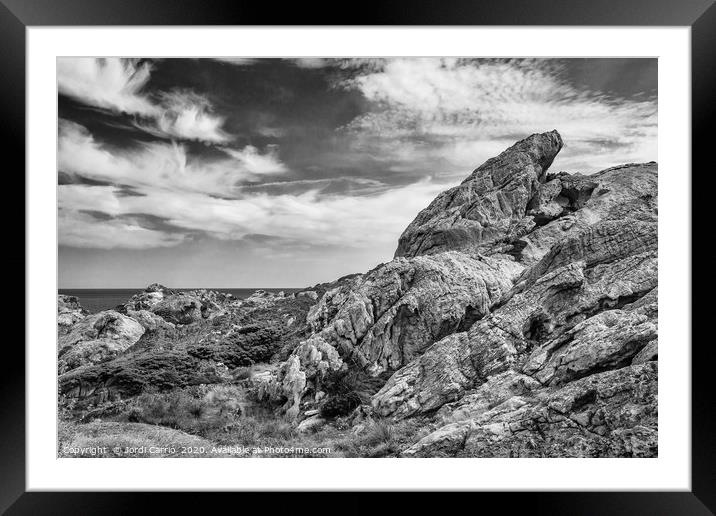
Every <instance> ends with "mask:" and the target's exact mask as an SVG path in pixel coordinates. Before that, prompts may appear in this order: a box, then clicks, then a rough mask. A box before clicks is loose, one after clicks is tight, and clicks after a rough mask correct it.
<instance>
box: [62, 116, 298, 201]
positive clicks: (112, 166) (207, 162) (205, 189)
mask: <svg viewBox="0 0 716 516" xmlns="http://www.w3.org/2000/svg"><path fill="white" fill-rule="evenodd" d="M223 150H224V151H225V153H226V154H227V157H226V158H219V159H205V158H200V157H191V156H190V155H189V154H188V152H187V150H186V148H185V147H184V146H183V145H181V144H178V143H176V142H171V143H142V144H138V145H137V146H136V147H135V148H129V149H112V148H109V147H106V146H103V145H101V144H100V142H98V141H97V140H95V139H94V137H93V136H92V135H91V134H90V133H89V131H87V129H86V128H85V127H84V126H82V125H80V124H77V123H75V122H70V121H67V120H60V127H59V141H58V167H59V170H61V171H62V172H63V173H65V174H74V175H76V176H80V177H81V178H83V180H84V182H86V181H88V180H89V181H93V182H95V183H97V182H99V183H100V184H102V183H104V184H108V183H110V184H116V185H124V186H125V187H130V189H131V187H133V188H134V190H135V194H134V196H137V194H139V195H141V194H143V193H144V192H143V191H142V188H143V187H156V188H161V189H164V190H167V191H173V192H178V191H187V192H201V193H204V194H212V195H219V196H231V195H234V193H235V192H236V190H237V187H238V185H239V183H240V182H242V181H249V180H252V179H255V178H256V177H257V176H259V175H262V174H278V173H284V172H287V168H286V166H285V165H284V164H283V163H282V162H281V161H280V159H279V158H278V156H277V153H276V149H275V148H270V149H269V150H268V151H267V153H260V152H259V151H258V150H257V149H256V148H255V147H251V146H248V147H245V148H243V149H230V148H223ZM63 182H69V181H67V180H66V179H65V180H64V181H63ZM137 189H138V191H137Z"/></svg>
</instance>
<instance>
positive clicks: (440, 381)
mask: <svg viewBox="0 0 716 516" xmlns="http://www.w3.org/2000/svg"><path fill="white" fill-rule="evenodd" d="M557 181H558V182H559V185H556V182H557ZM565 185H567V186H565ZM565 188H568V191H567V192H566V193H556V192H558V191H560V192H564V190H565ZM537 192H538V193H537V195H536V196H535V197H534V198H533V200H532V202H531V203H530V204H531V207H529V208H528V210H527V214H528V217H541V220H540V222H541V224H540V225H539V226H536V227H535V229H533V230H532V231H529V232H527V233H526V234H524V235H521V236H520V240H519V241H520V243H521V244H522V245H520V246H519V250H520V251H519V253H514V254H515V256H516V258H517V259H518V260H519V261H520V262H521V263H523V264H525V265H531V266H528V267H527V268H526V269H525V271H524V272H523V273H522V275H521V276H520V278H519V279H518V280H517V281H516V282H515V285H514V287H513V288H512V290H511V291H510V293H509V294H508V295H507V296H505V301H504V303H503V304H502V305H501V306H500V307H499V308H498V309H496V310H495V311H494V312H493V313H492V314H490V315H489V316H487V317H485V318H483V319H482V320H480V321H478V322H477V323H476V324H475V325H473V327H472V328H470V330H469V331H467V332H464V333H457V334H453V335H450V336H448V337H446V338H445V339H443V340H441V341H440V342H438V343H436V344H435V345H434V346H432V347H431V348H430V349H428V350H427V351H426V353H425V354H423V355H422V356H421V357H419V358H417V359H415V360H414V361H413V362H412V363H411V364H409V365H407V366H406V367H404V368H403V369H401V370H400V371H398V372H397V373H395V374H394V375H393V376H392V377H391V378H390V379H389V381H388V382H387V383H386V385H385V386H384V387H383V388H382V389H381V390H380V391H379V392H378V393H377V394H376V395H375V396H374V398H373V401H372V405H373V407H374V409H375V411H376V412H377V413H379V414H381V415H383V416H390V417H395V418H404V417H409V416H412V415H415V414H428V413H431V412H432V411H435V410H438V409H440V410H439V413H440V414H441V416H442V417H443V418H444V420H445V421H449V420H450V419H451V418H452V419H455V418H457V419H464V421H461V422H460V423H450V424H449V425H447V426H445V427H443V428H440V429H439V430H437V431H436V432H435V433H434V434H433V435H431V436H428V437H427V438H425V439H424V440H423V441H421V443H419V444H416V445H415V446H414V447H413V448H411V449H410V450H409V451H408V452H406V454H407V455H412V454H425V453H428V454H435V453H443V451H445V449H451V450H452V451H451V452H450V453H452V454H456V453H457V454H465V455H470V456H508V455H510V454H512V455H516V456H533V455H537V456H539V455H548V456H560V453H562V452H561V451H560V449H559V447H557V445H559V446H564V445H565V443H563V442H562V441H565V442H566V441H568V440H569V439H571V437H569V438H567V437H564V438H563V437H560V434H559V432H566V435H572V434H573V437H574V439H576V440H578V441H579V442H580V443H581V445H580V446H583V448H580V449H575V450H574V452H573V453H574V454H575V455H577V456H585V455H586V456H591V455H621V454H627V455H630V454H636V455H644V454H646V455H650V454H654V453H655V448H656V367H655V364H651V361H652V360H655V359H656V358H657V356H658V353H657V344H656V343H657V314H658V308H657V294H656V293H657V277H658V268H657V170H656V164H655V163H647V164H643V165H625V166H621V167H615V168H612V169H608V170H605V171H603V172H600V173H598V174H595V175H592V176H589V177H588V178H585V177H583V176H582V177H577V178H576V179H575V178H573V177H570V176H566V175H565V174H559V175H558V176H557V177H556V178H553V179H550V180H548V181H547V182H546V183H545V184H543V185H541V186H539V187H538V189H537ZM560 195H562V196H565V198H566V199H567V201H568V202H565V201H559V200H556V199H558V198H559V196H560ZM550 219H551V220H550ZM630 364H634V366H633V367H636V365H647V364H651V366H653V367H652V369H653V371H652V369H649V371H650V373H649V374H648V375H647V376H643V375H642V376H640V378H642V380H643V379H644V378H646V380H645V381H646V383H647V384H648V385H647V387H648V390H649V393H650V394H649V395H648V396H645V397H636V398H635V399H633V400H630V401H629V403H630V404H629V405H628V407H627V409H628V410H633V411H635V413H644V414H645V415H648V417H646V416H645V417H643V418H642V417H641V416H639V417H635V418H633V419H634V420H633V421H631V420H629V421H626V420H624V421H622V419H620V418H619V416H618V415H617V416H615V413H617V414H618V413H620V411H623V410H627V409H624V408H623V407H622V406H621V405H618V406H613V407H612V406H610V404H611V403H613V400H612V399H611V398H610V399H609V400H607V401H603V402H602V400H600V399H599V397H597V400H596V401H595V400H591V401H590V403H593V404H596V406H595V407H593V408H594V410H597V409H598V410H599V411H601V412H604V413H607V414H609V415H610V417H616V420H615V421H616V422H617V423H618V424H615V425H614V426H613V427H611V426H609V425H606V426H604V425H596V426H597V428H598V432H597V434H599V435H598V437H599V438H598V439H596V438H592V436H593V434H592V433H591V432H593V430H594V428H592V427H590V426H589V425H590V424H592V425H593V423H590V421H591V420H590V419H589V418H587V419H585V418H583V417H581V416H579V417H577V418H576V419H575V417H574V416H575V414H574V413H573V411H574V410H575V408H574V407H572V406H570V407H567V409H566V410H562V412H561V415H560V416H559V417H558V418H557V419H554V417H551V416H549V415H545V414H543V412H544V411H545V410H546V409H545V403H546V404H547V405H549V403H548V402H545V401H544V400H545V399H548V398H549V397H551V396H556V394H555V391H554V389H555V388H558V387H561V386H565V387H562V389H561V390H560V391H557V392H564V391H565V389H567V390H568V391H569V390H574V389H576V388H577V387H576V386H581V385H587V384H588V383H589V382H586V381H582V380H586V379H588V378H591V379H593V380H594V381H597V380H599V381H602V380H600V378H602V376H600V375H606V376H604V378H610V379H611V381H615V380H620V381H622V380H623V381H624V382H626V385H625V386H624V388H627V387H629V386H630V385H631V383H630V382H631V381H632V380H631V377H630V376H628V372H627V371H626V369H627V368H629V367H630ZM635 370H636V369H635ZM638 370H639V371H643V368H642V369H638ZM604 371H611V372H613V374H612V373H610V374H608V373H604ZM617 373H619V374H617ZM629 374H630V373H629ZM640 374H641V373H640ZM503 379H504V381H507V382H508V384H507V385H506V384H504V382H503ZM516 379H517V380H518V381H517V380H516ZM515 381H517V384H518V388H516V389H515V388H514V385H515ZM640 381H641V380H640ZM495 382H497V383H495ZM639 385H642V384H641V383H640V384H639ZM615 388H620V386H616V387H615ZM505 392H507V394H508V395H509V396H506V395H504V393H505ZM590 392H591V391H590ZM585 396H586V394H585ZM589 396H592V394H589ZM455 400H459V401H455ZM620 403H621V402H620ZM498 409H499V410H498ZM538 412H539V413H540V414H542V415H541V416H537V413H538ZM485 414H489V417H488V416H487V415H485ZM548 416H549V417H548ZM565 417H566V419H565ZM590 417H591V416H590ZM529 418H531V423H530V424H529V425H527V427H525V429H529V428H531V429H532V430H530V431H528V432H527V434H529V435H531V436H532V437H530V439H532V438H535V439H537V441H539V442H540V444H539V446H536V447H532V448H531V449H530V450H525V449H524V446H525V443H526V441H525V439H526V437H525V435H526V434H521V436H520V434H519V432H518V431H517V430H516V426H515V424H516V423H519V425H522V426H523V427H524V425H525V420H526V419H529ZM627 419H628V418H627ZM557 420H558V421H559V422H558V424H557V426H556V427H555V426H554V425H555V421H557ZM568 420H569V421H568ZM574 421H577V423H576V424H577V425H581V427H579V428H578V429H577V430H575V432H572V431H571V430H569V431H568V430H567V428H572V427H574V424H575V423H574ZM519 425H518V426H519ZM530 425H531V426H530ZM555 428H558V429H559V430H557V431H556V432H555V433H554V434H553V435H552V436H551V437H550V436H549V435H547V437H545V435H544V434H545V432H547V433H549V432H551V431H552V430H553V429H555ZM525 429H523V430H522V431H525ZM537 429H538V430H537ZM535 431H536V432H537V437H535V436H534V435H533V434H534V433H535ZM625 432H626V433H625ZM627 434H628V435H629V439H630V442H628V443H627V442H622V441H623V438H624V436H625V435H627ZM516 436H517V437H516ZM540 436H541V437H540ZM550 439H552V440H555V443H556V444H555V443H552V444H550V442H549V441H550ZM595 439H596V440H595ZM575 442H576V441H575ZM455 443H458V444H459V446H458V444H455ZM470 443H472V444H470ZM560 443H561V444H560ZM533 444H534V443H533ZM453 445H455V446H458V448H459V450H458V449H457V448H454V446H453ZM503 445H504V446H506V448H504V449H503V448H501V446H503ZM445 447H446V448H445ZM440 450H443V451H440ZM564 454H566V455H569V454H570V452H569V450H568V449H567V450H566V451H565V452H564Z"/></svg>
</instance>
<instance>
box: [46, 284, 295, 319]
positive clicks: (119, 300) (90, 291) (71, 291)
mask: <svg viewBox="0 0 716 516" xmlns="http://www.w3.org/2000/svg"><path fill="white" fill-rule="evenodd" d="M143 290H144V289H142V288H136V289H135V288H61V289H59V290H58V291H57V292H58V293H59V294H65V295H68V296H77V297H78V298H79V300H80V304H81V305H82V306H83V307H84V308H86V309H87V310H89V311H90V312H91V313H97V312H101V311H102V310H110V309H112V308H115V307H116V306H117V305H121V304H123V303H126V302H127V301H128V300H129V298H130V297H132V296H133V295H134V294H137V293H138V292H142V291H143ZM174 290H178V291H182V292H186V291H189V290H199V289H198V288H175V289H174ZM207 290H216V291H218V292H224V293H226V294H233V296H234V297H236V298H237V299H245V298H247V297H249V296H250V295H251V294H253V293H254V292H256V291H257V290H265V291H266V292H272V293H274V294H276V293H278V292H281V291H283V292H285V293H286V294H291V293H293V292H298V291H299V290H301V289H299V288H210V289H207Z"/></svg>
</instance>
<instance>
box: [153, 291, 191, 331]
mask: <svg viewBox="0 0 716 516" xmlns="http://www.w3.org/2000/svg"><path fill="white" fill-rule="evenodd" d="M203 306H204V305H202V303H201V301H200V300H199V299H198V298H196V297H193V296H190V295H188V294H173V295H170V296H168V297H165V298H164V299H162V300H161V301H158V302H157V303H155V304H154V305H152V306H151V307H150V308H149V310H150V311H151V312H152V313H154V314H157V315H158V316H160V317H161V318H162V319H164V320H166V321H168V322H170V323H173V324H191V323H195V322H198V321H201V320H202V319H203V318H204V313H203V310H202V309H203Z"/></svg>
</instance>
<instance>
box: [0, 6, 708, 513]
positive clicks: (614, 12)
mask: <svg viewBox="0 0 716 516" xmlns="http://www.w3.org/2000/svg"><path fill="white" fill-rule="evenodd" d="M48 25H59V26H63V25H69V26H72V25H75V26H79V25H551V26H559V25H562V26H567V25H575V26H582V25H585V26H611V25H617V26H654V25H656V26H689V27H691V34H692V45H691V70H692V169H693V170H699V173H700V174H702V175H709V174H710V170H709V167H707V163H708V161H707V160H708V159H709V154H710V149H709V143H710V136H711V135H710V133H711V131H710V129H711V126H712V125H713V123H714V121H715V117H714V114H715V112H716V109H715V106H716V6H715V5H714V0H490V1H479V0H473V1H470V0H452V1H450V0H440V1H435V0H431V1H424V2H420V3H418V2H408V1H397V0H394V1H384V2H374V1H363V2H361V3H360V4H355V5H352V4H345V5H343V6H341V5H339V4H337V3H336V4H332V5H328V6H326V5H321V4H320V3H311V4H310V5H309V4H306V3H293V4H286V5H283V6H281V8H276V6H274V5H272V4H269V3H257V2H251V3H250V2H247V1H245V0H233V1H231V0H213V1H211V2H209V1H202V0H101V1H100V0H0V42H1V44H0V64H1V66H2V68H0V69H1V70H2V71H3V74H4V76H3V78H2V79H0V106H2V108H1V109H2V110H1V118H0V120H2V123H0V131H1V132H2V137H3V139H2V142H3V152H4V154H5V156H6V163H8V162H11V163H14V165H13V168H12V169H11V168H9V166H8V165H6V166H8V168H7V169H6V170H5V180H6V181H5V187H6V189H8V188H12V189H13V190H12V191H13V192H16V191H18V190H22V191H23V192H25V181H24V173H21V172H20V171H21V170H22V171H24V170H25V145H24V135H25V109H26V108H25V50H26V46H25V44H26V40H25V29H26V28H27V27H28V26H48ZM8 157H11V158H13V159H12V160H11V161H9V160H7V158H8ZM712 167H713V165H712V164H711V167H710V168H712ZM670 172H673V173H684V172H686V171H670ZM10 176H11V177H10ZM691 178H692V182H693V180H695V179H698V181H699V183H698V184H697V185H695V186H697V188H694V189H693V193H692V203H691V206H692V220H693V222H694V224H696V223H697V222H698V221H699V220H704V219H703V218H700V217H697V216H695V213H694V210H695V209H703V207H704V206H708V203H709V201H710V199H707V198H706V195H709V192H708V189H707V188H705V187H703V183H702V176H697V175H696V174H694V173H693V172H692V175H691ZM6 191H7V190H6ZM699 196H701V197H702V198H701V199H700V198H699ZM17 197H18V198H20V197H19V196H17ZM700 207H701V208H700ZM14 213H16V212H14V211H13V215H14ZM23 214H24V211H23ZM11 220H12V219H11ZM7 224H8V225H9V226H14V228H15V229H16V230H17V231H18V232H20V231H21V229H20V225H19V224H18V223H17V222H14V221H12V222H8V223H7ZM8 229H11V228H8ZM694 231H695V229H694V230H692V235H693V234H694ZM707 231H708V230H707ZM696 234H698V233H696ZM703 234H708V233H703ZM20 240H22V241H23V244H22V245H20ZM6 249H8V251H6V253H5V258H6V260H7V261H6V263H8V265H7V267H8V269H6V270H8V271H10V270H13V271H18V270H20V269H21V267H23V266H24V264H25V258H26V256H25V251H24V249H25V246H24V235H22V236H20V235H19V238H18V239H17V243H16V244H15V246H13V247H12V248H10V247H9V246H7V247H6ZM10 249H12V250H10ZM692 249H693V247H692ZM708 254H709V253H708V252H704V253H701V254H698V253H693V252H692V274H693V269H695V268H696V267H697V266H698V265H699V260H706V259H708V258H707V256H708ZM26 274H27V271H26ZM9 276H16V277H18V278H19V274H17V273H16V272H15V273H10V274H9ZM26 279H27V277H26ZM18 281H19V279H18ZM19 288H20V286H19V285H17V286H16V287H15V290H14V292H15V294H14V296H13V297H14V299H15V302H17V297H18V296H17V294H16V293H17V292H19V291H20V290H18V289H19ZM23 292H24V290H23ZM23 299H24V295H23ZM695 301H696V298H695V297H694V298H693V299H692V320H693V321H694V322H699V321H705V320H708V317H709V316H708V315H707V314H706V310H707V309H708V308H707V304H698V303H696V302H695ZM18 304H19V303H18ZM23 306H24V303H23ZM701 324H703V322H702V323H701ZM14 325H15V326H18V327H19V323H14ZM694 330H696V325H692V332H693V333H692V335H693V338H692V340H693V345H692V349H691V352H692V409H691V413H692V442H691V444H692V456H691V465H692V490H691V491H690V492H656V491H652V492H641V493H633V492H589V493H577V492H570V493H553V492H549V493H545V492H533V493H479V494H475V493H472V494H469V495H463V494H454V495H452V496H454V497H455V498H454V499H453V501H451V502H450V505H451V506H452V505H453V504H465V506H466V507H470V506H472V507H477V505H476V503H477V504H479V505H480V506H482V507H489V502H493V504H494V503H496V504H497V506H498V507H505V508H506V509H509V510H515V509H516V510H521V511H524V510H529V512H530V513H531V514H582V515H588V514H629V515H636V514H716V439H714V437H713V431H712V425H711V424H710V423H711V420H712V413H713V408H714V401H713V400H714V398H715V396H716V393H715V392H714V383H713V381H712V380H711V377H710V376H711V374H710V367H711V366H710V364H713V363H714V355H715V353H714V346H713V344H712V342H711V341H712V339H709V338H706V339H702V340H699V339H696V332H695V331H694ZM704 334H705V335H708V333H704ZM18 340H19V339H9V338H6V340H5V343H4V346H3V348H4V349H3V351H4V356H3V358H4V359H3V362H4V363H5V364H6V367H5V368H3V369H4V370H3V373H2V375H0V381H1V382H2V391H1V392H0V417H1V420H2V425H1V426H0V433H2V439H0V471H1V472H2V473H1V475H0V511H7V514H35V515H37V514H55V515H60V514H120V513H121V514H128V513H133V512H137V511H140V509H142V508H145V509H146V508H150V507H152V505H151V504H150V502H153V501H154V500H149V498H150V497H152V498H154V497H156V496H160V497H161V503H162V507H163V509H164V511H163V512H168V511H169V510H174V509H170V506H172V505H173V506H175V507H178V508H183V510H181V509H176V510H178V512H185V511H187V510H189V511H192V512H195V511H196V510H198V509H199V506H198V504H201V510H202V511H203V512H208V511H210V510H212V509H211V507H210V505H211V504H213V503H214V502H219V503H222V504H223V503H227V502H228V503H229V506H231V505H232V504H233V503H235V502H236V501H237V500H239V499H240V500H241V502H240V504H241V505H240V506H234V507H235V508H236V510H240V507H243V508H244V509H245V510H248V507H249V506H250V505H254V503H256V504H258V506H260V505H261V504H265V503H266V494H265V493H264V494H249V493H240V494H236V495H234V494H231V495H229V494H223V495H220V496H216V497H212V500H213V502H211V503H210V502H208V501H204V500H202V501H201V502H198V501H197V498H196V497H197V495H196V494H190V493H170V494H168V493H163V494H161V495H156V494H149V493H142V494H137V493H118V492H113V493H39V492H25V491H26V489H25V453H26V449H25V353H24V350H23V349H22V348H21V346H20V345H19V343H18ZM687 344H688V343H683V342H681V343H676V342H669V343H665V344H664V345H676V346H683V347H684V348H686V345H687ZM7 364H12V366H9V365H7ZM272 496H273V495H272ZM323 496H324V495H318V496H317V495H315V494H313V495H312V494H310V493H294V494H293V495H292V496H291V500H290V502H288V503H290V505H291V506H292V507H293V508H301V507H303V508H308V509H310V510H311V511H312V512H316V511H322V510H328V509H330V510H332V511H336V510H339V511H348V512H355V513H358V512H361V513H362V512H364V511H365V510H366V509H368V510H372V509H373V508H375V507H379V506H380V505H381V504H382V502H380V501H366V500H365V495H361V496H360V499H359V498H358V496H359V495H358V494H356V493H353V494H349V495H346V496H345V497H344V499H343V500H341V501H339V502H336V501H328V500H326V499H324V498H322V497H323ZM371 496H375V495H371ZM465 496H470V497H471V499H470V500H469V501H468V500H464V499H463V498H464V497H465ZM476 496H477V497H478V498H480V499H479V500H475V499H474V498H475V497H476ZM228 497H231V498H232V499H233V500H226V498H228ZM237 497H239V498H237ZM507 498H509V502H508V501H507ZM335 504H338V505H335ZM404 504H405V505H403V507H402V509H401V510H403V511H409V510H413V508H414V507H422V508H425V507H426V505H425V504H426V500H425V499H424V497H423V496H422V495H418V494H414V495H412V496H411V497H410V499H409V500H405V501H404ZM273 505H275V502H273ZM411 506H414V507H411ZM445 507H446V506H445V505H444V504H441V508H442V509H443V510H444V509H445ZM276 508H278V509H279V510H281V509H282V507H281V504H279V505H278V506H276ZM285 510H289V509H288V508H285ZM291 510H292V512H293V509H291Z"/></svg>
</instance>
